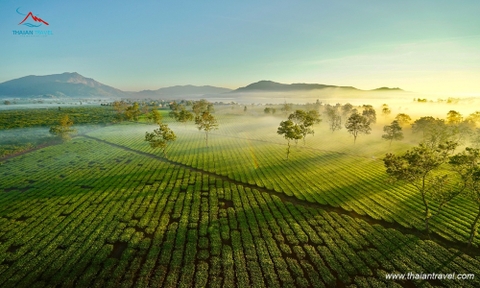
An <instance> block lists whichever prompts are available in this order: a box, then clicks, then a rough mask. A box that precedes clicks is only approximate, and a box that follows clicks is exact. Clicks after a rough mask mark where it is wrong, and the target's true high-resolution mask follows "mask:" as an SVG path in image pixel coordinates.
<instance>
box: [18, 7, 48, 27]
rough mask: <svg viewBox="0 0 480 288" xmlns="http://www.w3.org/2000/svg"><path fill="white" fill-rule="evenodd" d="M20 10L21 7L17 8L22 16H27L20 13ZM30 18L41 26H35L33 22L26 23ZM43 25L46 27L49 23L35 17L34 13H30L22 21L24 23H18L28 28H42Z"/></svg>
mask: <svg viewBox="0 0 480 288" xmlns="http://www.w3.org/2000/svg"><path fill="white" fill-rule="evenodd" d="M19 9H20V7H18V8H17V10H16V11H17V13H18V14H20V15H25V14H22V13H20V11H18V10H19ZM29 18H31V19H32V20H33V22H34V23H39V24H34V23H31V22H27V23H24V22H25V21H27V20H29ZM42 23H43V24H45V25H48V23H47V22H45V21H44V20H43V19H42V18H40V17H38V16H35V15H33V13H32V12H28V14H27V16H26V17H25V18H24V19H23V20H22V22H20V23H18V25H21V24H23V25H25V26H28V27H32V28H33V27H40V26H42Z"/></svg>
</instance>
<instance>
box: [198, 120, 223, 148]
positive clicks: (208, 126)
mask: <svg viewBox="0 0 480 288" xmlns="http://www.w3.org/2000/svg"><path fill="white" fill-rule="evenodd" d="M195 124H196V125H197V128H198V130H203V131H205V144H206V146H207V147H208V132H210V131H212V130H217V129H218V123H217V119H216V118H215V116H213V115H212V114H210V112H208V111H204V112H203V113H202V114H201V115H198V116H197V117H195Z"/></svg>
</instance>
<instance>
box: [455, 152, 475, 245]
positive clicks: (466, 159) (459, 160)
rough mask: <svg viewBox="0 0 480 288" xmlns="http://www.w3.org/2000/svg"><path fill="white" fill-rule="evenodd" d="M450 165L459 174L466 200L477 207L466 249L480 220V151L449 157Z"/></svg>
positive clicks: (470, 243)
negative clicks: (464, 189)
mask: <svg viewBox="0 0 480 288" xmlns="http://www.w3.org/2000/svg"><path fill="white" fill-rule="evenodd" d="M449 163H450V165H452V166H453V167H454V170H455V171H456V172H457V173H458V174H459V176H460V178H461V180H462V182H463V184H464V186H465V188H466V196H467V199H469V200H471V201H473V202H474V203H475V204H476V205H477V216H476V217H475V219H474V220H473V222H472V224H471V226H470V236H469V237H468V247H470V246H471V245H472V241H473V238H474V237H475V236H476V235H477V231H478V226H479V223H478V221H479V219H480V165H479V164H480V150H479V149H474V148H469V147H467V148H465V151H463V152H461V153H458V154H456V155H454V156H452V157H450V162H449Z"/></svg>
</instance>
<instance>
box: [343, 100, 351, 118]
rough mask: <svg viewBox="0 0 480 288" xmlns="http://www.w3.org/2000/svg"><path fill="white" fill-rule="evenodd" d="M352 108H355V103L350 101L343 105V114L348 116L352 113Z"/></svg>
mask: <svg viewBox="0 0 480 288" xmlns="http://www.w3.org/2000/svg"><path fill="white" fill-rule="evenodd" d="M352 110H353V105H352V104H350V103H347V104H345V105H343V106H342V114H343V116H344V117H348V116H350V114H351V113H352Z"/></svg>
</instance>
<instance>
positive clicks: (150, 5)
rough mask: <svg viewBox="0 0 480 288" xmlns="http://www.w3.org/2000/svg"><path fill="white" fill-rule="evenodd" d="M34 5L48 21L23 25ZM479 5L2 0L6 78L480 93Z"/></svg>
mask: <svg viewBox="0 0 480 288" xmlns="http://www.w3.org/2000/svg"><path fill="white" fill-rule="evenodd" d="M28 12H32V13H33V15H35V16H37V17H40V18H41V19H42V20H44V21H45V22H47V23H49V25H48V26H47V25H45V24H42V26H40V27H34V28H29V27H27V26H25V25H19V23H20V22H21V21H22V20H23V18H24V17H25V15H27V14H28ZM479 12H480V1H478V0H465V1H444V0H431V1H422V0H415V1H410V0H402V1H393V0H391V1H384V0H365V1H356V0H344V1H323V0H317V1H313V0H310V1H283V0H276V1H266V0H256V1H250V0H243V1H236V0H231V1H216V0H204V1H198V0H196V1H194V0H192V1H186V0H177V1H172V0H169V1H164V0H161V1H149V0H143V1H125V0H117V1H90V0H85V1H58V0H48V1H45V0H35V1H27V0H25V1H10V0H0V83H1V82H4V81H8V80H11V79H15V78H19V77H23V76H27V75H49V74H59V73H63V72H78V73H80V74H81V75H83V76H85V77H88V78H93V79H95V80H97V81H99V82H101V83H104V84H107V85H110V86H113V87H116V88H119V89H122V90H126V91H139V90H144V89H158V88H160V87H167V86H172V85H186V84H193V85H213V86H220V87H226V88H238V87H241V86H246V85H248V84H250V83H253V82H256V81H260V80H272V81H276V82H281V83H321V84H330V85H345V86H354V87H357V88H359V89H374V88H378V87H383V86H388V87H400V88H402V89H404V90H407V91H413V92H420V93H431V94H444V95H452V96H479V97H480V17H479V16H478V15H479ZM28 21H30V20H28ZM28 21H27V22H28ZM32 23H33V24H39V23H38V22H32ZM18 30H21V31H23V30H35V31H36V30H41V31H50V32H48V33H51V35H47V36H22V35H14V32H13V31H18ZM35 33H36V32H35Z"/></svg>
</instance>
